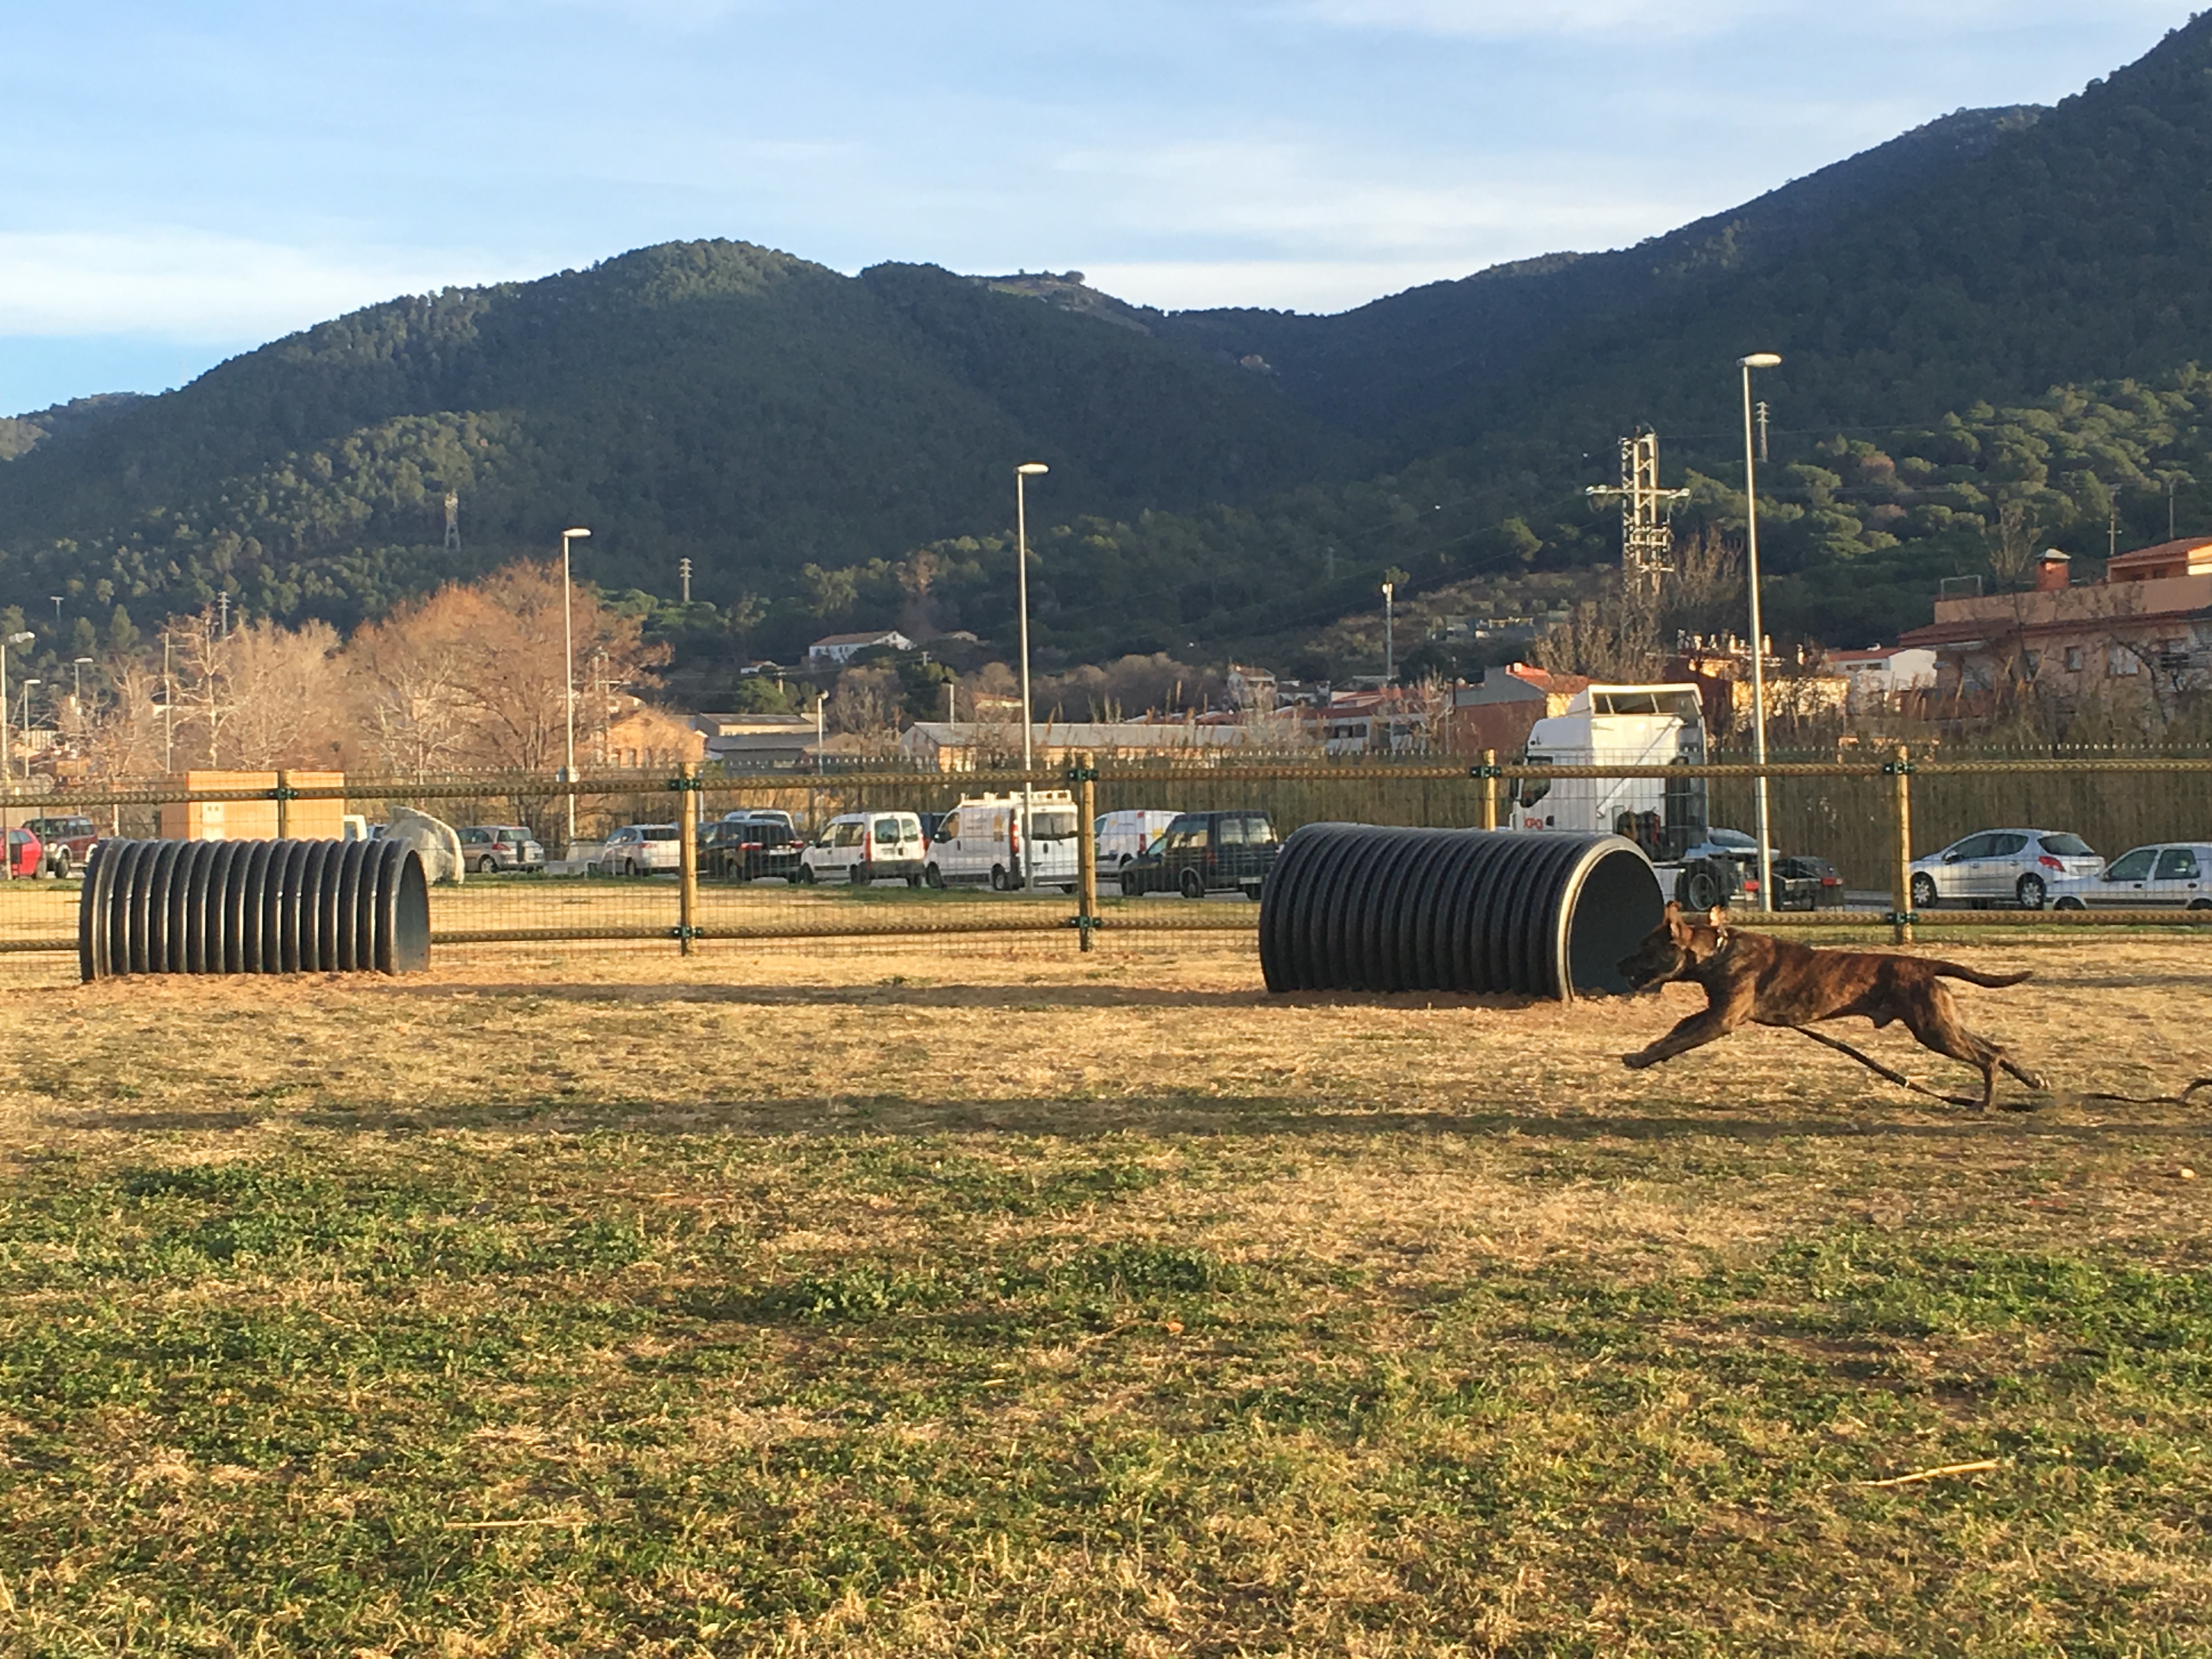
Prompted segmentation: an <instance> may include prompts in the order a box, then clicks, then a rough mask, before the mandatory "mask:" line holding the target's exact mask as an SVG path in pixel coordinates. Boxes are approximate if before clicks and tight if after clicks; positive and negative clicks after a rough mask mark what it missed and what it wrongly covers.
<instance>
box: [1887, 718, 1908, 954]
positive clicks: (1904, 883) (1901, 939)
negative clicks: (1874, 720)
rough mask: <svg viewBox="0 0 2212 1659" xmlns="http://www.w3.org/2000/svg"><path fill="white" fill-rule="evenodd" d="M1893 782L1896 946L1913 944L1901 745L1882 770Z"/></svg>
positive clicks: (1905, 756) (1905, 765)
mask: <svg viewBox="0 0 2212 1659" xmlns="http://www.w3.org/2000/svg"><path fill="white" fill-rule="evenodd" d="M1883 770H1884V771H1886V772H1887V773H1888V774H1889V775H1890V776H1891V778H1892V779H1893V781H1894V782H1895V786H1896V787H1895V788H1894V790H1893V799H1895V801H1896V803H1897V867H1896V878H1895V881H1894V883H1893V886H1894V891H1893V893H1892V894H1891V896H1890V897H1891V909H1892V911H1893V927H1892V931H1891V937H1892V938H1893V939H1894V940H1895V942H1896V943H1898V944H1899V945H1910V944H1911V943H1912V924H1911V921H1907V920H1906V918H1907V917H1909V916H1911V914H1912V757H1911V751H1910V750H1907V749H1906V748H1905V745H1904V744H1901V743H1900V744H1898V745H1897V753H1896V755H1895V756H1894V757H1893V758H1892V759H1891V761H1890V763H1889V764H1888V765H1887V766H1886V767H1884V768H1883Z"/></svg>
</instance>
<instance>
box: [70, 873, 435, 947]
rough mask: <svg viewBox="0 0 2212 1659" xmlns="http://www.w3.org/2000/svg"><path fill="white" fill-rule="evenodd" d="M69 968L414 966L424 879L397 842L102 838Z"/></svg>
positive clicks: (424, 910)
mask: <svg viewBox="0 0 2212 1659" xmlns="http://www.w3.org/2000/svg"><path fill="white" fill-rule="evenodd" d="M76 950H77V969H78V971H79V973H81V974H82V975H83V977H84V978H86V979H88V980H94V979H107V978H110V977H112V976H113V975H118V974H300V973H310V974H312V973H371V972H374V973H382V974H409V973H419V972H420V971H422V969H425V968H427V967H428V966H429V965H430V889H429V884H428V883H427V882H426V881H425V880H424V879H423V878H422V858H421V857H420V855H418V854H416V851H415V849H414V848H411V847H408V846H405V845H403V844H402V843H400V842H388V841H387V842H361V841H353V842H345V841H103V842H100V843H99V844H98V845H97V846H95V847H94V848H93V852H92V860H91V862H89V863H88V864H87V865H86V866H85V871H84V889H83V893H82V896H81V897H80V898H79V899H78V901H77V923H76Z"/></svg>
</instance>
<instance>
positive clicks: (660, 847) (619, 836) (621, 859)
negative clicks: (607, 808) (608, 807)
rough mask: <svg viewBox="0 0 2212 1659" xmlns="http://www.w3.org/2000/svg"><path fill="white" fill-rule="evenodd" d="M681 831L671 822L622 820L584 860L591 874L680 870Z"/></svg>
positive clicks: (619, 874) (682, 843)
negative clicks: (596, 849) (621, 823)
mask: <svg viewBox="0 0 2212 1659" xmlns="http://www.w3.org/2000/svg"><path fill="white" fill-rule="evenodd" d="M683 835H684V831H683V830H682V829H681V828H679V827H678V825H676V824H673V823H626V824H624V825H623V827H622V828H621V829H617V830H616V831H615V832H614V834H612V835H611V836H608V837H607V838H606V841H605V843H604V844H603V845H602V846H601V847H600V848H599V851H598V852H597V853H594V854H592V856H591V858H589V859H588V860H586V861H585V864H584V872H585V873H586V875H593V876H651V875H658V874H659V873H661V872H664V871H669V870H676V869H680V868H681V867H682V866H683V863H684V842H683Z"/></svg>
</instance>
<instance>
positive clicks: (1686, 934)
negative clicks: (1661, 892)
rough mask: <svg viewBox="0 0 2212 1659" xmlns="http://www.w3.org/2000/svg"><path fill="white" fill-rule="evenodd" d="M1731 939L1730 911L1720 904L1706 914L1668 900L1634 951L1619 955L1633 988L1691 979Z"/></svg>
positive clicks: (1622, 967)
mask: <svg viewBox="0 0 2212 1659" xmlns="http://www.w3.org/2000/svg"><path fill="white" fill-rule="evenodd" d="M1727 943H1728V913H1727V912H1726V911H1724V910H1723V909H1721V908H1719V907H1718V906H1715V907H1714V908H1712V909H1711V910H1708V911H1707V912H1705V915H1696V914H1694V913H1693V912H1691V911H1687V910H1685V909H1683V908H1682V907H1681V906H1680V905H1679V904H1669V905H1668V907H1667V914H1666V915H1665V916H1664V917H1663V918H1662V920H1661V921H1660V923H1659V925H1658V926H1657V927H1654V928H1653V929H1652V930H1651V931H1650V933H1647V934H1645V935H1644V943H1643V944H1641V945H1638V946H1637V947H1636V949H1635V951H1634V952H1633V953H1632V954H1631V955H1628V956H1625V957H1622V958H1621V959H1620V964H1619V966H1620V975H1621V977H1622V978H1623V979H1626V981H1628V984H1629V988H1630V989H1631V990H1635V991H1641V990H1644V989H1645V988H1646V987H1650V986H1653V985H1664V984H1666V983H1668V981H1671V980H1678V979H1692V978H1694V977H1695V976H1696V975H1697V972H1698V969H1700V968H1702V967H1704V966H1705V963H1708V962H1711V960H1712V959H1713V958H1714V957H1716V956H1717V955H1719V954H1720V951H1721V950H1722V947H1723V946H1724V945H1727Z"/></svg>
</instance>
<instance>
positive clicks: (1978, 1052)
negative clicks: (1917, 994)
mask: <svg viewBox="0 0 2212 1659" xmlns="http://www.w3.org/2000/svg"><path fill="white" fill-rule="evenodd" d="M1902 1017H1903V1018H1904V1021H1905V1029H1906V1030H1909V1031H1911V1033H1912V1035H1913V1036H1915V1037H1917V1039H1918V1040H1919V1042H1920V1046H1921V1047H1922V1048H1932V1049H1934V1050H1935V1051H1936V1053H1937V1054H1948V1055H1949V1056H1950V1057H1951V1058H1952V1059H1953V1060H1961V1061H1964V1062H1965V1063H1966V1065H1968V1066H1972V1067H1973V1068H1974V1069H1975V1070H1976V1071H1978V1072H1979V1073H1981V1074H1982V1109H1983V1110H1984V1111H1985V1112H1986V1111H1988V1110H1989V1109H1990V1108H1991V1107H1992V1106H1995V1105H1996V1101H1997V1068H1998V1067H1999V1066H2003V1067H2004V1068H2005V1069H2006V1070H2007V1071H2008V1072H2011V1073H2013V1074H2014V1075H2015V1077H2018V1076H2020V1075H2021V1073H2020V1071H2019V1068H2018V1067H2017V1066H2014V1065H2013V1064H2012V1062H2011V1061H2010V1060H2007V1059H2006V1058H2005V1054H2004V1050H2003V1049H2002V1048H1998V1047H1997V1046H1996V1044H1995V1043H1994V1042H1984V1041H1983V1040H1982V1039H1981V1038H1980V1037H1978V1036H1975V1035H1974V1034H1973V1033H1972V1031H1970V1030H1967V1029H1966V1027H1965V1026H1964V1025H1961V1024H1960V1023H1959V1016H1958V1013H1957V1012H1956V1011H1955V1010H1954V1009H1953V1008H1952V1006H1951V1000H1950V999H1949V998H1948V997H1947V996H1945V995H1943V994H1942V987H1936V995H1935V996H1934V997H1931V998H1930V999H1929V1002H1928V1005H1927V1006H1926V1007H1925V1008H1909V1009H1905V1010H1904V1011H1902ZM2022 1080H2023V1081H2026V1079H2022ZM2028 1086H2029V1087H2030V1088H2039V1087H2041V1086H2042V1085H2039V1084H2034V1083H2030V1084H2029V1085H2028Z"/></svg>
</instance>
